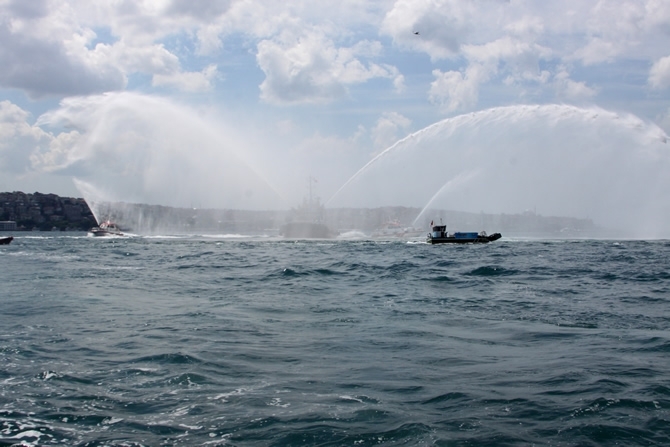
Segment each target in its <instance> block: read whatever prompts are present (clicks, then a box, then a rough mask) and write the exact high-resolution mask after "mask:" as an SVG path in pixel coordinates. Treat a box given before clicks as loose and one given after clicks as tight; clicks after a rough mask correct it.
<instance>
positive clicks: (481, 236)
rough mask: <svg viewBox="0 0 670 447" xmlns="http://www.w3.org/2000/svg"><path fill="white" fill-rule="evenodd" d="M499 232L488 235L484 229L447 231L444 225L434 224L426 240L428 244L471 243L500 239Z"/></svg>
mask: <svg viewBox="0 0 670 447" xmlns="http://www.w3.org/2000/svg"><path fill="white" fill-rule="evenodd" d="M501 237H502V235H501V234H500V233H493V234H492V235H490V236H487V235H486V232H485V231H482V232H480V233H477V232H456V233H452V234H449V233H447V226H446V225H435V226H433V231H432V232H430V233H428V238H427V239H426V242H428V243H429V244H468V243H470V244H472V243H478V244H481V243H487V242H493V241H497V240H498V239H500V238H501Z"/></svg>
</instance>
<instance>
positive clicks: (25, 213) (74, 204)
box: [0, 191, 96, 231]
mask: <svg viewBox="0 0 670 447" xmlns="http://www.w3.org/2000/svg"><path fill="white" fill-rule="evenodd" d="M7 220H9V221H15V222H16V225H17V230H19V231H21V230H24V231H30V230H40V231H53V230H58V231H86V230H88V229H89V228H91V227H93V226H95V225H96V222H95V218H94V217H93V213H91V210H90V209H89V207H88V205H87V204H86V201H85V200H84V199H78V198H72V197H60V196H57V195H56V194H41V193H39V192H36V193H34V194H26V193H23V192H20V191H19V192H2V193H0V221H7Z"/></svg>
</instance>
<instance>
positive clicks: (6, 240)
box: [0, 236, 14, 245]
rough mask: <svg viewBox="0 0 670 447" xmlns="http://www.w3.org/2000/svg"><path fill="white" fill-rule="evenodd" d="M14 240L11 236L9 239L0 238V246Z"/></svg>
mask: <svg viewBox="0 0 670 447" xmlns="http://www.w3.org/2000/svg"><path fill="white" fill-rule="evenodd" d="M13 240H14V238H13V237H12V236H9V237H0V245H9V243H10V242H12V241H13Z"/></svg>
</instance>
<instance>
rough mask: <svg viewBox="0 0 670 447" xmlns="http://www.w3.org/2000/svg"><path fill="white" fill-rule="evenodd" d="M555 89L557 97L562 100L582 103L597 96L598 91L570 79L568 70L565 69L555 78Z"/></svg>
mask: <svg viewBox="0 0 670 447" xmlns="http://www.w3.org/2000/svg"><path fill="white" fill-rule="evenodd" d="M554 87H555V88H556V94H557V96H558V97H559V98H560V99H562V100H570V101H582V100H586V99H591V98H593V97H594V96H596V94H597V91H596V90H595V89H593V88H590V87H588V86H587V85H586V83H585V82H577V81H573V80H572V79H570V74H569V73H568V71H567V69H565V68H563V69H561V71H559V72H558V73H557V74H556V76H554Z"/></svg>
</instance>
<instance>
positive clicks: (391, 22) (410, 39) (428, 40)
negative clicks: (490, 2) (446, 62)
mask: <svg viewBox="0 0 670 447" xmlns="http://www.w3.org/2000/svg"><path fill="white" fill-rule="evenodd" d="M477 12H478V11H477V7H476V5H475V2H469V1H468V2H463V1H459V0H438V1H433V0H398V1H396V2H395V3H394V5H393V8H391V10H390V11H388V13H387V14H386V16H385V18H384V22H383V23H382V26H381V31H382V33H384V34H388V35H390V36H391V37H392V38H393V42H394V43H395V44H396V45H398V46H399V47H401V48H405V49H409V50H416V51H423V52H425V53H427V54H428V55H430V57H431V58H432V59H434V60H437V59H443V58H447V57H451V56H455V55H457V54H458V53H459V51H460V48H461V45H462V43H463V42H467V41H468V39H469V37H470V33H471V32H473V31H474V29H473V26H472V25H473V23H472V22H473V20H474V17H475V15H476V14H477ZM415 33H419V34H415Z"/></svg>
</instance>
